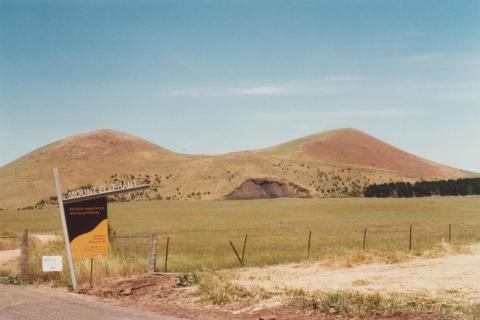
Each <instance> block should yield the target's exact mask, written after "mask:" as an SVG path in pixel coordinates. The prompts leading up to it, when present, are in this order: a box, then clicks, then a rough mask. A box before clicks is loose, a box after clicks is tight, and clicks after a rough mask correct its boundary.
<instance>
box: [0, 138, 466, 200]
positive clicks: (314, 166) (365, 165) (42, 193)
mask: <svg viewBox="0 0 480 320" xmlns="http://www.w3.org/2000/svg"><path fill="white" fill-rule="evenodd" d="M55 166H57V167H59V169H60V172H61V175H62V184H63V187H64V189H65V190H67V189H75V188H79V187H81V186H84V185H88V184H93V185H98V184H105V183H110V182H114V181H124V180H132V179H136V180H138V181H140V182H147V183H150V184H151V185H152V187H151V189H150V190H148V191H146V192H143V193H138V194H133V195H127V196H125V197H123V198H120V199H119V200H124V201H128V200H138V199H146V200H148V199H169V200H188V199H223V198H224V197H225V196H226V195H228V194H230V193H231V192H232V191H233V190H235V189H236V188H238V187H240V186H241V185H242V183H244V182H245V181H246V180H249V179H257V180H258V178H269V179H268V181H274V182H275V181H287V182H288V183H290V182H291V183H292V184H293V185H294V186H295V188H297V189H298V188H305V189H307V190H308V191H309V193H310V195H311V196H313V197H341V196H355V195H360V194H361V192H362V190H363V188H364V187H365V186H366V185H368V184H369V183H379V182H388V181H416V180H420V179H428V180H433V179H440V178H441V179H444V178H459V177H469V176H473V175H474V174H473V173H468V172H465V171H462V170H459V169H455V168H451V167H447V166H444V165H441V164H437V163H434V162H431V161H429V160H425V159H422V158H419V157H416V156H414V155H412V154H409V153H407V152H405V151H402V150H400V149H398V148H395V147H393V146H390V145H388V144H386V143H384V142H382V141H380V140H378V139H376V138H374V137H371V136H369V135H367V134H365V133H362V132H360V131H358V130H354V129H338V130H332V131H327V132H324V133H320V134H317V135H312V136H308V137H304V138H301V139H298V140H294V141H291V142H288V143H284V144H281V145H278V146H274V147H270V148H266V149H260V150H253V151H244V152H235V153H229V154H224V155H215V156H206V155H202V156H196V155H186V154H179V153H175V152H173V151H170V150H167V149H164V148H162V147H160V146H158V145H156V144H153V143H151V142H148V141H146V140H143V139H141V138H138V137H134V136H131V135H128V134H125V133H121V132H118V131H113V130H98V131H93V132H89V133H85V134H81V135H77V136H72V137H68V138H65V139H63V140H60V141H57V142H54V143H52V144H49V145H46V146H44V147H42V148H40V149H37V150H35V151H33V152H31V153H29V154H27V155H25V156H23V157H21V158H19V159H17V160H15V161H13V162H11V163H9V164H7V165H5V166H3V167H0V208H18V207H25V206H30V205H32V206H33V205H35V204H36V203H37V202H38V201H40V200H42V199H47V200H48V199H49V198H50V197H51V196H54V195H55V187H54V182H53V176H52V168H53V167H55ZM257 180H255V181H257ZM279 183H280V182H279ZM260 187H261V186H260ZM284 189H285V188H284ZM247 191H248V190H247ZM287 196H288V195H287ZM293 196H294V195H293ZM44 204H45V203H42V204H41V205H44ZM47 204H48V201H47Z"/></svg>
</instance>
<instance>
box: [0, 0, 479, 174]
mask: <svg viewBox="0 0 480 320" xmlns="http://www.w3.org/2000/svg"><path fill="white" fill-rule="evenodd" d="M344 127H351V128H356V129H359V130H362V131H364V132H366V133H368V134H371V135H373V136H375V137H377V138H379V139H381V140H384V141H386V142H388V143H390V144H393V145H395V146H397V147H400V148H402V149H404V150H406V151H409V152H412V153H414V154H417V155H419V156H422V157H425V158H428V159H431V160H434V161H436V162H440V163H444V164H448V165H451V166H454V167H458V168H462V169H466V170H472V171H477V172H480V2H479V1H478V0H473V1H468V0H464V1H456V0H455V1H448V0H445V1H429V0H418V1H408V0H402V1H396V0H388V1H386V0H378V1H369V0H366V1H353V0H352V1H343V0H331V1H321V0H319V1H250V0H245V1H233V0H225V1H220V0H218V1H213V0H211V1H202V0H196V1H183V0H175V1H143V0H137V1H110V0H103V1H90V0H83V1H48V0H47V1H22V0H15V1H6V0H0V166H1V165H4V164H7V163H8V162H10V161H13V160H15V159H16V158H18V157H20V156H22V155H24V154H26V153H28V152H30V151H32V150H34V149H36V148H38V147H41V146H42V145H45V144H47V143H51V142H53V141H56V140H59V139H62V138H64V137H67V136H71V135H75V134H78V133H81V132H86V131H91V130H96V129H100V128H110V129H116V130H120V131H124V132H127V133H130V134H134V135H137V136H140V137H143V138H145V139H147V140H150V141H152V142H155V143H157V144H159V145H161V146H163V147H166V148H169V149H171V150H174V151H177V152H183V153H201V154H219V153H225V152H231V151H239V150H245V149H253V148H261V147H266V146H271V145H275V144H278V143H282V142H285V141H288V140H291V139H294V138H299V137H302V136H305V135H309V134H312V133H317V132H321V131H324V130H328V129H333V128H344Z"/></svg>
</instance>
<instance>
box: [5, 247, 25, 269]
mask: <svg viewBox="0 0 480 320" xmlns="http://www.w3.org/2000/svg"><path fill="white" fill-rule="evenodd" d="M19 257H20V249H13V250H5V251H0V270H5V271H13V272H18V269H19V266H18V258H19Z"/></svg>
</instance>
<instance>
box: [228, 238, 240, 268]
mask: <svg viewBox="0 0 480 320" xmlns="http://www.w3.org/2000/svg"><path fill="white" fill-rule="evenodd" d="M228 242H230V246H232V249H233V252H235V255H236V256H237V259H238V262H240V264H241V265H242V267H243V261H242V259H241V258H240V256H239V255H238V252H237V249H235V246H234V245H233V243H232V241H228Z"/></svg>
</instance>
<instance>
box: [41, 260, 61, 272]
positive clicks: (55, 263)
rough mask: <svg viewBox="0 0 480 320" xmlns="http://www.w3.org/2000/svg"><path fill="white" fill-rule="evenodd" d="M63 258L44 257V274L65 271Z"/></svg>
mask: <svg viewBox="0 0 480 320" xmlns="http://www.w3.org/2000/svg"><path fill="white" fill-rule="evenodd" d="M62 260H63V259H62V256H43V257H42V271H43V272H60V271H62V270H63V261H62Z"/></svg>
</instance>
